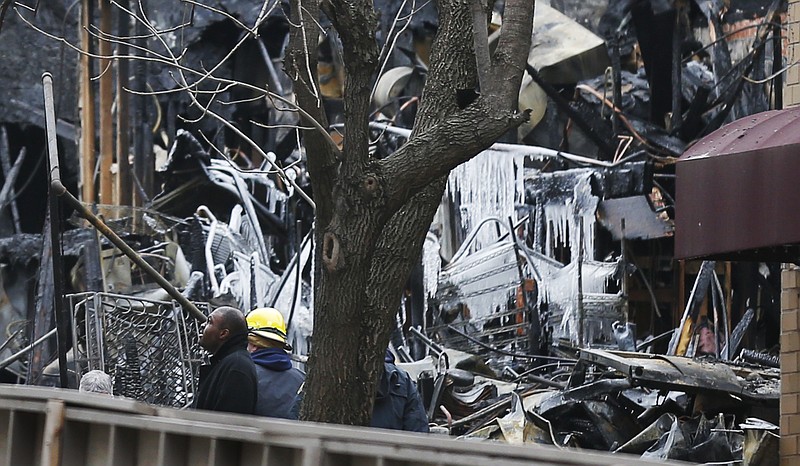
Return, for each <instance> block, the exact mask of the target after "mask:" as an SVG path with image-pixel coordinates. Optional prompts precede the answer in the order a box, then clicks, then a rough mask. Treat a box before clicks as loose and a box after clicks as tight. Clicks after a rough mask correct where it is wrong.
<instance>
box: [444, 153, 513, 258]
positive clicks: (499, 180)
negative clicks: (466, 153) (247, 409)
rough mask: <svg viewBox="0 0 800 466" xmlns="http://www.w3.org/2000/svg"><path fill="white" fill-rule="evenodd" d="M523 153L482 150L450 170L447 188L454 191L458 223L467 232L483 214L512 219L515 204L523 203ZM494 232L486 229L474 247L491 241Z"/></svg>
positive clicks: (480, 219)
mask: <svg viewBox="0 0 800 466" xmlns="http://www.w3.org/2000/svg"><path fill="white" fill-rule="evenodd" d="M524 160H525V156H524V155H520V154H509V153H504V152H498V151H493V150H486V151H483V152H481V153H480V154H478V155H477V156H476V157H474V158H473V159H471V160H469V161H468V162H466V163H463V164H461V165H459V166H458V167H456V168H455V169H453V171H452V172H451V173H450V178H449V179H448V189H449V191H450V192H451V193H458V195H459V196H460V202H461V226H462V228H463V229H464V231H470V230H472V228H473V227H474V226H476V225H478V223H479V222H480V221H482V220H483V219H485V218H486V217H499V218H501V219H506V218H508V217H512V218H516V215H515V214H516V210H515V205H516V204H517V203H522V202H524V199H525V184H524V179H523V165H524V164H523V162H524ZM496 239H497V234H496V232H495V231H493V229H491V228H487V229H485V230H483V231H481V233H480V234H479V236H478V238H476V243H475V245H476V247H477V248H480V247H481V246H485V245H488V244H491V243H493V242H494V241H495V240H496Z"/></svg>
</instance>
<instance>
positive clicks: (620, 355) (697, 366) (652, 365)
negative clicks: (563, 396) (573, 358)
mask: <svg viewBox="0 0 800 466" xmlns="http://www.w3.org/2000/svg"><path fill="white" fill-rule="evenodd" d="M590 364H591V365H597V366H603V367H608V368H611V369H614V370H616V371H618V372H620V373H622V374H623V375H624V376H625V377H626V378H627V380H628V381H629V382H630V383H631V385H633V386H643V387H649V388H656V389H665V390H678V391H683V392H686V393H700V392H718V393H726V394H729V395H733V396H736V397H739V398H744V399H747V400H749V401H753V402H766V403H771V402H775V403H777V401H778V395H777V394H774V395H771V394H770V393H759V392H757V391H753V390H750V389H749V387H748V386H747V385H746V384H744V383H743V382H742V381H740V378H739V377H737V375H736V372H734V370H733V368H732V367H731V366H730V365H728V364H725V363H724V362H716V361H715V362H710V361H702V360H695V359H690V358H684V357H679V356H664V355H659V354H646V353H629V352H624V351H603V350H597V349H581V350H580V359H579V361H578V364H577V365H576V366H575V369H574V370H573V376H572V377H571V378H570V381H569V387H576V386H578V385H580V384H582V383H583V381H584V380H585V375H586V369H587V366H588V365H590Z"/></svg>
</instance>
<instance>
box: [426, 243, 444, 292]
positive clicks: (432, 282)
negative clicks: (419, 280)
mask: <svg viewBox="0 0 800 466" xmlns="http://www.w3.org/2000/svg"><path fill="white" fill-rule="evenodd" d="M439 249H440V245H439V238H437V237H436V235H434V234H433V233H430V232H429V233H428V236H426V237H425V242H424V243H422V270H423V274H424V275H423V277H424V280H425V282H424V284H425V296H426V297H428V298H432V297H434V296H436V289H437V287H438V286H439V271H440V270H441V269H442V258H441V256H439ZM425 302H426V303H427V299H426V300H425Z"/></svg>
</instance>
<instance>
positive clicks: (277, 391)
mask: <svg viewBox="0 0 800 466" xmlns="http://www.w3.org/2000/svg"><path fill="white" fill-rule="evenodd" d="M250 357H251V358H252V359H253V362H254V363H256V376H257V378H258V403H257V404H256V414H258V415H260V416H268V417H280V418H284V419H297V413H293V412H292V405H293V404H294V399H295V396H297V391H298V390H299V389H300V386H301V385H302V384H303V381H304V380H305V378H306V375H305V373H303V371H301V370H300V369H297V368H294V367H292V360H291V358H290V357H289V355H288V354H286V351H284V350H282V349H280V348H262V349H259V350H257V351H254V352H252V353H250Z"/></svg>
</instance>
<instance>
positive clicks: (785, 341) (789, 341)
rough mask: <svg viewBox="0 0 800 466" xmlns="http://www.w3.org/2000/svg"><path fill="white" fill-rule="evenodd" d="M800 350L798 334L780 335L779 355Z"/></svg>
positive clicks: (799, 334) (799, 336) (799, 335)
mask: <svg viewBox="0 0 800 466" xmlns="http://www.w3.org/2000/svg"><path fill="white" fill-rule="evenodd" d="M798 350H800V333H798V332H791V333H781V353H792V352H794V351H798Z"/></svg>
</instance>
